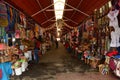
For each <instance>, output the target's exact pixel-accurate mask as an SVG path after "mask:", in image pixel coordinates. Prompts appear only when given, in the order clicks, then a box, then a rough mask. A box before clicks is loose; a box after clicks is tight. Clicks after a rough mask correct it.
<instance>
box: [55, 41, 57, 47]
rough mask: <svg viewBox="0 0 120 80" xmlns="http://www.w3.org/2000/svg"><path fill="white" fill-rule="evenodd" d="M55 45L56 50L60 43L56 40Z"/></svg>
mask: <svg viewBox="0 0 120 80" xmlns="http://www.w3.org/2000/svg"><path fill="white" fill-rule="evenodd" d="M55 44H56V48H58V41H57V40H55Z"/></svg>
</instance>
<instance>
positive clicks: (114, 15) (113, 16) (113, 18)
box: [108, 10, 119, 28]
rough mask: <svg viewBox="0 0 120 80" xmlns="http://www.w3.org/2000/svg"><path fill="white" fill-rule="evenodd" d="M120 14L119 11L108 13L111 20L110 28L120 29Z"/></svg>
mask: <svg viewBox="0 0 120 80" xmlns="http://www.w3.org/2000/svg"><path fill="white" fill-rule="evenodd" d="M118 13H119V10H114V11H110V12H109V13H108V17H109V18H110V23H109V26H113V27H114V28H116V27H119V25H118V19H117V16H118Z"/></svg>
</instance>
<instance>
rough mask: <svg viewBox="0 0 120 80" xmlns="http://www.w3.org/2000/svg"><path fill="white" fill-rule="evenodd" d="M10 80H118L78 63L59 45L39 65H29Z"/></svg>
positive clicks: (43, 57)
mask: <svg viewBox="0 0 120 80" xmlns="http://www.w3.org/2000/svg"><path fill="white" fill-rule="evenodd" d="M11 80H118V79H117V78H116V77H115V76H113V75H102V74H100V73H99V72H98V70H97V69H92V68H91V67H90V66H89V65H86V64H84V62H82V61H79V60H77V59H75V58H73V57H71V55H70V54H69V53H68V52H67V51H66V50H65V48H64V46H63V45H62V44H60V46H59V48H58V49H56V48H54V47H52V48H51V50H49V51H47V53H46V54H44V55H43V56H42V57H41V59H40V63H39V64H33V63H32V64H30V65H29V70H28V71H26V72H25V73H23V75H21V76H18V77H13V78H12V79H11Z"/></svg>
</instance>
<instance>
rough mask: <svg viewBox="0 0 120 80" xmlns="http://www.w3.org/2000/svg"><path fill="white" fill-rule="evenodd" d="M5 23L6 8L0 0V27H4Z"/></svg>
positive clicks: (6, 23) (6, 21) (6, 20)
mask: <svg viewBox="0 0 120 80" xmlns="http://www.w3.org/2000/svg"><path fill="white" fill-rule="evenodd" d="M7 25H8V19H7V8H6V5H5V4H4V3H3V2H2V1H0V27H6V26H7Z"/></svg>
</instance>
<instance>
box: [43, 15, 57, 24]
mask: <svg viewBox="0 0 120 80" xmlns="http://www.w3.org/2000/svg"><path fill="white" fill-rule="evenodd" d="M53 18H55V16H54V17H51V18H50V19H48V20H47V21H44V22H43V23H41V25H43V24H45V23H47V22H48V21H50V20H52V19H53Z"/></svg>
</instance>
